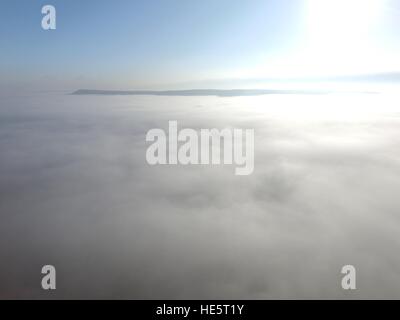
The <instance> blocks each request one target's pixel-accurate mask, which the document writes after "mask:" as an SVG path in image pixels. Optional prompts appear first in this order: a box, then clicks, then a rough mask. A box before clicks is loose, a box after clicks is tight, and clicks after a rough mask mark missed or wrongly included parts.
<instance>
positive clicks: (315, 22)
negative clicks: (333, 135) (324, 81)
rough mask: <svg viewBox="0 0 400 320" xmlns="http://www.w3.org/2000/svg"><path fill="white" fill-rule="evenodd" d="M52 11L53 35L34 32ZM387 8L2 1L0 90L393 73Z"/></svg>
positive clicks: (339, 1) (393, 24)
mask: <svg viewBox="0 0 400 320" xmlns="http://www.w3.org/2000/svg"><path fill="white" fill-rule="evenodd" d="M46 4H51V5H53V6H55V8H56V12H57V16H56V18H57V29H56V30H50V31H44V30H43V29H42V28H41V20H42V16H43V15H42V13H41V8H42V6H44V5H46ZM399 27H400V3H399V2H398V1H395V0H348V1H345V0H336V1H330V0H325V1H321V0H298V1H292V0H270V1H265V0H249V1H246V2H243V1H232V0H229V1H228V0H219V1H214V0H203V1H183V0H168V1H166V0H156V1H153V0H151V1H131V0H118V1H104V0H100V1H99V0H96V1H94V0H85V1H76V0H72V1H61V0H48V1H37V0H32V1H22V0H2V1H1V11H0V39H1V50H0V57H1V60H0V85H2V86H3V87H4V86H5V87H9V88H11V87H13V88H17V89H18V88H36V89H37V88H40V89H41V90H46V89H49V90H54V89H58V90H63V89H65V90H72V89H78V88H81V87H85V88H87V87H90V88H97V89H101V88H108V89H141V88H143V89H147V88H152V89H154V88H169V87H170V88H179V86H180V85H183V84H185V83H186V84H193V85H195V84H196V83H207V82H209V83H212V81H214V80H222V81H224V80H229V79H260V78H261V79H264V78H268V79H269V78H272V79H275V78H281V79H282V78H283V79H287V78H293V77H294V78H299V77H300V78H301V77H303V78H304V77H315V76H332V75H347V74H348V75H355V74H368V73H380V72H399V71H400V62H398V61H397V60H399V59H396V58H397V57H398V55H399V53H400V41H399V39H398V30H399Z"/></svg>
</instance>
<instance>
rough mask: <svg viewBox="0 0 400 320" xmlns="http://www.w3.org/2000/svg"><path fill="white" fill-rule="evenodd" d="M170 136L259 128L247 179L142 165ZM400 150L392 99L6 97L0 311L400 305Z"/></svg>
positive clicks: (0, 123) (0, 151)
mask: <svg viewBox="0 0 400 320" xmlns="http://www.w3.org/2000/svg"><path fill="white" fill-rule="evenodd" d="M168 120H177V121H178V127H179V128H185V127H186V128H194V129H200V128H217V129H223V128H243V129H247V128H250V129H252V128H253V129H254V130H255V167H254V172H253V174H251V175H249V176H236V175H235V174H234V166H232V165H214V166H211V165H197V166H196V165H188V166H183V165H175V166H174V165H165V166H150V165H148V164H147V162H146V157H145V154H146V149H147V147H148V145H149V144H148V143H146V141H145V137H146V133H147V131H148V130H150V129H152V128H165V129H166V128H168ZM399 146H400V95H396V94H395V93H394V92H392V93H386V94H356V93H354V94H352V93H348V94H316V95H313V94H274V95H260V96H246V97H240V96H237V97H215V96H201V97H196V96H186V97H180V96H150V95H143V96H118V95H115V96H107V95H103V96H98V95H80V96H77V95H70V94H66V93H63V92H50V93H49V92H42V93H32V94H19V95H6V96H2V97H0V221H1V223H0V261H1V264H0V298H111V299H114V298H132V299H133V298H142V299H148V298H152V299H178V298H186V299H192V298H199V299H202V298H208V299H214V298H216V299H217V298H218V299H230V298H232V299H241V298H246V299H268V298H305V299H307V298H343V299H346V298H400V290H399V289H400V255H399V252H400V193H399V192H400V191H399V190H400V148H399ZM46 264H50V265H54V266H55V267H56V270H57V289H56V290H55V291H51V292H49V291H44V290H42V289H41V286H40V283H41V279H42V274H41V268H42V266H43V265H46ZM347 264H351V265H354V266H355V267H356V270H357V290H354V291H351V290H350V291H344V290H342V288H341V278H342V276H343V275H342V274H341V273H340V271H341V268H342V266H344V265H347Z"/></svg>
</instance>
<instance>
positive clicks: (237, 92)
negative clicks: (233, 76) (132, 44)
mask: <svg viewBox="0 0 400 320" xmlns="http://www.w3.org/2000/svg"><path fill="white" fill-rule="evenodd" d="M328 93H332V92H331V91H318V90H264V89H232V90H218V89H193V90H166V91H153V90H128V91H120V90H91V89H79V90H77V91H75V92H73V93H72V94H73V95H152V96H217V97H239V96H259V95H265V94H328Z"/></svg>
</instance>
